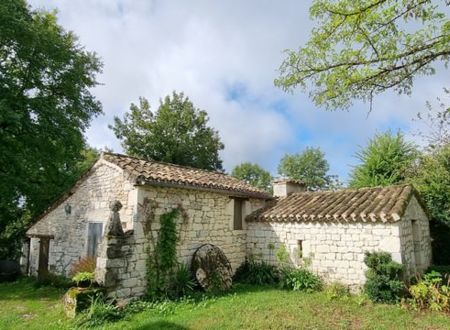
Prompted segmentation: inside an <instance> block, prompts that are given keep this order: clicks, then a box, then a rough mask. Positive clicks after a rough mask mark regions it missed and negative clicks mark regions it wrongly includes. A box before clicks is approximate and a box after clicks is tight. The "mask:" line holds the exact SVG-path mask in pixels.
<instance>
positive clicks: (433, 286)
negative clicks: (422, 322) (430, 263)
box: [408, 271, 450, 312]
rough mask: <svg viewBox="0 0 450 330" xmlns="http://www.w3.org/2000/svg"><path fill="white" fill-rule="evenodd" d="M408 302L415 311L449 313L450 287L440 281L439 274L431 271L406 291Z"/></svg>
mask: <svg viewBox="0 0 450 330" xmlns="http://www.w3.org/2000/svg"><path fill="white" fill-rule="evenodd" d="M408 291H409V293H410V295H411V299H409V300H408V302H409V303H410V304H411V305H412V306H413V307H414V308H416V309H431V310H434V311H445V312H450V286H449V283H448V281H447V283H446V284H444V283H443V281H442V276H441V274H440V273H438V272H435V271H431V272H430V273H427V274H425V275H424V276H423V278H422V279H421V280H420V281H419V282H418V283H417V284H415V285H412V286H411V287H409V289H408Z"/></svg>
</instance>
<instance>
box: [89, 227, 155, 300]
mask: <svg viewBox="0 0 450 330" xmlns="http://www.w3.org/2000/svg"><path fill="white" fill-rule="evenodd" d="M146 246H147V242H146V240H145V239H143V238H141V239H137V238H136V236H135V235H134V233H133V231H128V232H127V233H126V234H125V236H123V237H107V236H105V237H104V238H103V241H102V243H101V245H100V248H99V256H98V258H97V268H96V270H95V277H96V281H97V282H98V283H100V284H101V285H102V286H104V287H105V289H106V292H107V295H108V296H109V297H111V298H116V299H123V298H130V297H141V296H143V295H145V293H146V264H147V252H146V249H145V248H146Z"/></svg>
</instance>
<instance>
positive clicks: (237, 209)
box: [233, 198, 242, 230]
mask: <svg viewBox="0 0 450 330" xmlns="http://www.w3.org/2000/svg"><path fill="white" fill-rule="evenodd" d="M233 229H234V230H242V199H239V198H235V199H234V212H233Z"/></svg>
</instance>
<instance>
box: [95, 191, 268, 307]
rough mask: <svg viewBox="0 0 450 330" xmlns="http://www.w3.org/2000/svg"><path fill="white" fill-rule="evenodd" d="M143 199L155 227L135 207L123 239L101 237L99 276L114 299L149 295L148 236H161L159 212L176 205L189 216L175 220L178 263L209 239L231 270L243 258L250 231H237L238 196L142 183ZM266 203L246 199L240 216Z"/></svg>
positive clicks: (149, 238) (141, 194)
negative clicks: (235, 217) (150, 205)
mask: <svg viewBox="0 0 450 330" xmlns="http://www.w3.org/2000/svg"><path fill="white" fill-rule="evenodd" d="M144 198H148V199H149V200H150V201H151V203H152V205H153V207H152V213H153V221H152V225H151V231H148V229H147V228H148V227H147V225H146V223H145V219H144V217H143V216H142V210H141V209H140V208H137V212H136V213H135V215H134V216H133V223H132V229H133V230H132V232H128V233H126V235H125V237H107V236H105V237H104V238H103V242H102V244H101V247H100V254H99V257H98V258H97V269H96V279H97V280H98V281H99V282H100V283H102V284H103V285H104V286H105V287H106V288H107V292H108V295H109V296H110V297H113V298H118V299H123V298H130V297H139V296H142V295H144V294H145V292H146V271H147V260H148V249H151V247H152V244H151V243H150V242H151V236H150V235H153V237H154V238H156V237H157V235H158V230H159V228H160V226H159V218H160V216H161V215H162V214H164V213H166V212H169V211H171V210H172V209H174V208H179V207H181V208H182V209H183V210H184V212H185V213H186V218H185V219H183V217H181V216H180V217H179V218H178V220H177V221H178V223H177V232H178V233H179V240H178V243H177V252H178V257H179V261H180V262H184V263H187V264H190V262H191V258H192V255H193V254H194V252H195V250H196V249H197V248H198V247H200V246H201V245H203V244H205V243H210V244H214V245H216V246H218V247H219V248H220V249H221V250H222V251H223V252H224V253H225V255H226V256H227V258H228V259H229V261H230V263H231V266H232V268H233V270H235V269H236V268H237V267H238V266H239V265H240V264H241V263H242V262H243V261H244V259H245V256H246V236H247V234H246V230H245V227H244V228H243V229H242V230H234V229H233V216H234V214H233V212H234V205H233V203H234V200H233V199H232V198H230V197H229V196H228V195H226V194H220V193H215V192H208V191H199V190H193V189H180V188H165V187H149V186H145V187H138V203H139V204H142V203H143V201H144ZM263 205H264V201H263V200H258V199H248V200H246V201H244V203H243V207H242V218H243V219H244V217H245V216H246V215H247V214H249V213H251V212H253V211H254V210H255V209H257V208H260V207H262V206H263ZM120 214H122V211H121V212H120ZM244 225H245V224H244Z"/></svg>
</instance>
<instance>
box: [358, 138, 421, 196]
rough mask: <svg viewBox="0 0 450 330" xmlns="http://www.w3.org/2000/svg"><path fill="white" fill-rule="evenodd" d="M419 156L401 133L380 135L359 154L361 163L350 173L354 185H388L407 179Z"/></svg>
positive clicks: (370, 141) (371, 140) (359, 186)
mask: <svg viewBox="0 0 450 330" xmlns="http://www.w3.org/2000/svg"><path fill="white" fill-rule="evenodd" d="M417 156H418V152H417V149H416V147H415V146H414V145H413V144H411V143H409V142H406V141H405V139H404V137H403V135H402V134H401V133H400V132H399V133H397V134H392V133H391V132H389V131H388V132H386V133H382V134H376V135H375V136H374V137H373V138H372V139H370V140H369V142H368V144H367V146H366V147H365V148H362V149H361V150H360V151H359V152H358V153H357V154H356V157H357V158H358V159H359V161H360V162H361V164H359V165H357V166H355V168H354V169H353V171H352V173H351V174H350V182H349V185H350V187H355V188H361V187H376V186H388V185H392V184H399V183H403V182H405V180H406V178H407V176H408V171H409V170H410V169H411V168H412V165H413V163H414V161H415V159H416V158H417Z"/></svg>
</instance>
